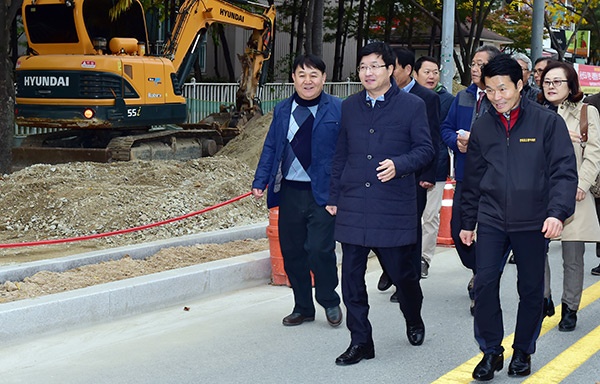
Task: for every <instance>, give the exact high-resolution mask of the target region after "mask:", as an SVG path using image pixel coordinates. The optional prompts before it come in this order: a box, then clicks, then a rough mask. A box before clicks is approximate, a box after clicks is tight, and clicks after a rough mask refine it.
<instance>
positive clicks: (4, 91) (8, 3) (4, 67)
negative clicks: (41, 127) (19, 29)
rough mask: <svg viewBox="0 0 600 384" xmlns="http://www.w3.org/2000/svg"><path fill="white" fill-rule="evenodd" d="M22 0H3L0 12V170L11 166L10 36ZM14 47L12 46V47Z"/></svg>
mask: <svg viewBox="0 0 600 384" xmlns="http://www.w3.org/2000/svg"><path fill="white" fill-rule="evenodd" d="M22 3H23V1H22V0H5V1H4V3H3V4H2V11H1V14H0V100H2V103H0V172H2V173H9V172H11V168H12V143H13V133H14V129H15V87H14V76H13V74H14V64H13V61H12V60H11V36H13V35H12V33H13V31H14V29H15V28H14V27H13V26H14V23H15V20H16V17H17V13H18V11H19V9H20V8H21V4H22ZM13 48H14V47H13Z"/></svg>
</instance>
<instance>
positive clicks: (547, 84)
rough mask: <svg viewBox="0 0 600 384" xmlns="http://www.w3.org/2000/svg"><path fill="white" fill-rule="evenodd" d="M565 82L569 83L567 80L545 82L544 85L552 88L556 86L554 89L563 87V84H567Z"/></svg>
mask: <svg viewBox="0 0 600 384" xmlns="http://www.w3.org/2000/svg"><path fill="white" fill-rule="evenodd" d="M565 82H567V80H552V81H550V80H545V81H544V85H545V86H546V87H549V86H551V85H552V86H554V88H558V87H560V86H561V85H562V84H563V83H565Z"/></svg>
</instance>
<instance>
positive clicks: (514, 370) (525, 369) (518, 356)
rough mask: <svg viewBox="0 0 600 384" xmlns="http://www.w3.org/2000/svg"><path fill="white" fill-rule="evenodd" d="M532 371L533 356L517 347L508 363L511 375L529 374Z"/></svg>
mask: <svg viewBox="0 0 600 384" xmlns="http://www.w3.org/2000/svg"><path fill="white" fill-rule="evenodd" d="M530 373H531V356H530V355H529V354H527V353H525V352H523V351H521V350H520V349H515V351H514V352H513V356H512V359H511V360H510V364H509V365H508V375H509V376H527V375H529V374H530Z"/></svg>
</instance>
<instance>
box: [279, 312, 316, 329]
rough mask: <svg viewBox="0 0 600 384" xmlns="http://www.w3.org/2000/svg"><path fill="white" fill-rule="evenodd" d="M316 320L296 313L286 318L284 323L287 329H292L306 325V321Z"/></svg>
mask: <svg viewBox="0 0 600 384" xmlns="http://www.w3.org/2000/svg"><path fill="white" fill-rule="evenodd" d="M314 320H315V317H314V316H304V315H303V314H301V313H297V312H294V313H292V314H289V315H287V316H286V317H284V318H283V321H282V323H283V325H285V326H286V327H291V326H294V325H300V324H302V323H304V322H305V321H314Z"/></svg>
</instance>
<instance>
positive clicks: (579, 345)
mask: <svg viewBox="0 0 600 384" xmlns="http://www.w3.org/2000/svg"><path fill="white" fill-rule="evenodd" d="M599 339H600V326H598V327H597V328H596V329H594V330H593V331H592V332H590V333H588V334H587V335H585V336H584V337H582V338H581V339H579V340H578V341H577V342H576V343H575V344H573V345H572V346H570V347H569V348H567V349H565V350H564V351H563V353H561V354H560V355H558V356H556V357H555V358H554V359H553V360H552V361H551V362H549V363H548V364H546V365H545V366H543V367H542V368H541V369H539V370H538V371H537V372H535V373H534V374H533V375H531V376H530V377H529V378H528V379H527V380H525V381H523V382H522V383H523V384H534V383H544V384H551V383H560V382H561V381H562V380H563V379H564V378H565V377H567V376H569V375H570V374H571V373H572V372H573V371H574V370H576V369H577V368H578V367H579V366H581V364H583V363H585V362H586V361H587V360H588V359H589V358H590V357H592V356H593V355H594V354H595V353H596V352H598V351H599V350H600V343H598V340H599Z"/></svg>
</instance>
